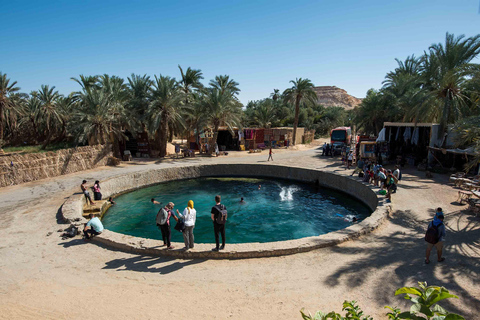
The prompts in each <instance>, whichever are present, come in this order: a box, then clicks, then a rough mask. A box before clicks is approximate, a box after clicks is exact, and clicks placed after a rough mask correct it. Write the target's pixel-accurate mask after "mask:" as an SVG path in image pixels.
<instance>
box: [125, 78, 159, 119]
mask: <svg viewBox="0 0 480 320" xmlns="http://www.w3.org/2000/svg"><path fill="white" fill-rule="evenodd" d="M127 80H128V95H129V97H128V101H129V102H128V105H129V108H128V109H129V111H132V112H133V113H134V114H135V115H136V117H138V118H139V120H140V121H143V117H144V116H145V112H146V111H147V108H148V103H149V97H150V91H151V88H152V85H153V81H152V80H151V79H150V77H149V76H147V75H146V74H144V75H143V76H140V75H135V74H133V73H132V75H131V77H130V78H127ZM142 127H143V126H142Z"/></svg>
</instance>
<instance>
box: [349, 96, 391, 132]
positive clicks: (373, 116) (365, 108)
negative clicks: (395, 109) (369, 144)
mask: <svg viewBox="0 0 480 320" xmlns="http://www.w3.org/2000/svg"><path fill="white" fill-rule="evenodd" d="M387 107H388V99H386V98H385V96H384V95H383V93H382V92H381V91H377V90H374V89H370V90H368V92H367V96H366V97H365V99H363V100H362V103H361V104H360V106H359V107H357V108H356V109H355V110H356V112H357V114H356V122H357V124H358V127H359V128H363V129H364V130H365V131H366V132H374V133H375V135H378V133H379V132H380V130H381V128H382V127H383V122H384V121H386V120H387V116H386V113H387Z"/></svg>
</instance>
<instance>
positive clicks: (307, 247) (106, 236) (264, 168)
mask: <svg viewBox="0 0 480 320" xmlns="http://www.w3.org/2000/svg"><path fill="white" fill-rule="evenodd" d="M201 177H256V178H281V179H287V180H292V181H299V182H306V183H316V184H318V185H320V186H323V187H327V188H330V189H333V190H337V191H341V192H344V193H347V194H349V195H350V196H353V197H354V198H356V199H357V200H359V201H361V202H363V203H364V204H366V205H367V206H368V207H369V208H370V210H372V213H371V215H370V216H369V217H367V218H366V219H364V220H362V221H361V222H360V223H357V224H353V225H351V226H349V227H347V228H345V229H340V230H337V231H333V232H329V233H326V234H322V235H319V236H313V237H305V238H300V239H295V240H285V241H276V242H265V243H257V242H254V243H238V244H229V243H228V234H227V245H226V248H225V250H222V251H219V252H213V251H211V249H212V248H213V247H214V244H211V243H198V244H197V243H196V244H195V248H194V249H192V250H189V251H183V250H181V248H183V246H184V245H183V243H178V242H177V243H172V245H173V246H174V247H175V249H174V250H167V249H166V248H165V247H161V245H162V243H163V242H162V241H161V240H155V239H147V238H140V237H134V236H130V235H125V234H121V233H116V232H113V231H110V230H108V229H105V230H104V232H102V234H101V235H99V236H97V237H95V238H94V239H93V242H96V243H100V244H102V245H104V246H106V247H109V248H113V249H116V250H120V251H125V252H131V253H137V254H141V255H149V256H164V257H172V258H182V259H243V258H260V257H271V256H282V255H290V254H295V253H301V252H307V251H311V250H316V249H319V248H324V247H330V246H334V245H336V244H339V243H342V242H345V241H348V240H352V239H356V238H358V237H359V236H361V235H363V234H366V233H369V232H371V231H373V230H375V229H376V228H377V227H378V226H379V225H380V224H381V223H382V222H383V221H385V219H386V218H387V216H388V214H389V212H390V211H391V206H390V204H387V203H386V202H385V199H384V197H383V196H379V195H378V194H377V192H375V190H374V189H373V188H372V186H371V185H369V184H366V183H363V182H360V181H358V180H357V179H356V178H353V177H349V176H348V177H347V176H343V175H338V174H335V173H332V172H328V171H323V170H318V169H306V168H299V167H290V166H281V165H270V164H211V165H190V166H182V167H170V168H162V169H152V170H146V171H141V172H135V173H129V174H123V175H119V176H115V177H112V178H109V179H106V180H103V181H102V194H103V197H104V198H108V197H110V196H117V195H119V194H123V193H127V192H131V191H134V190H137V189H140V188H144V187H148V186H152V185H155V184H158V183H161V182H166V181H173V180H184V179H192V178H201ZM84 202H85V200H84V196H83V194H74V195H72V196H70V197H69V198H67V200H66V201H65V203H64V204H63V205H62V207H61V212H62V217H63V219H64V221H65V222H66V223H72V224H74V225H79V226H82V227H83V224H84V223H86V222H87V219H85V218H84V217H83V216H82V213H83V204H84ZM227 230H228V229H227ZM227 232H228V231H227ZM212 237H213V228H212Z"/></svg>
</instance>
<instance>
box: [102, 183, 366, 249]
mask: <svg viewBox="0 0 480 320" xmlns="http://www.w3.org/2000/svg"><path fill="white" fill-rule="evenodd" d="M259 185H261V188H260V189H259ZM217 194H219V195H221V196H222V203H223V204H224V205H225V206H226V207H227V211H228V221H227V225H226V237H227V243H246V242H270V241H282V240H291V239H299V238H303V237H309V236H318V235H320V234H324V233H328V232H331V231H335V230H339V229H343V228H345V227H348V226H350V225H351V222H350V221H347V220H351V218H352V217H353V216H356V217H357V218H358V219H359V220H362V219H364V218H366V217H368V216H369V215H370V209H369V208H368V207H367V206H365V205H364V204H363V203H361V202H360V201H358V200H356V199H355V198H353V197H350V196H348V195H346V194H344V193H340V192H336V191H334V190H330V189H326V188H321V187H316V186H314V185H310V184H304V183H298V182H292V181H288V180H273V179H251V178H200V179H191V180H180V181H171V182H166V183H161V184H158V185H155V186H152V187H148V188H144V189H139V190H136V191H133V192H130V193H127V194H124V195H121V196H118V197H117V198H115V201H116V204H115V205H114V206H113V207H111V208H110V209H109V210H108V211H107V213H106V214H105V215H104V217H103V224H104V226H105V228H107V229H109V230H111V231H115V232H119V233H123V234H128V235H132V236H137V237H143V238H150V239H159V240H160V239H161V232H160V230H159V229H158V228H157V226H156V225H155V217H156V215H157V212H158V210H159V209H160V208H161V207H162V206H164V205H165V204H167V203H168V202H173V203H174V204H175V208H174V211H175V212H176V209H178V210H179V211H180V212H183V210H184V209H185V207H186V205H187V202H188V200H193V201H194V203H195V209H196V210H197V221H196V225H195V229H194V235H195V242H196V243H214V242H215V238H214V234H213V224H212V220H211V218H210V212H211V208H212V206H213V205H215V199H214V198H215V195H217ZM241 197H243V198H244V200H245V202H246V203H245V204H241V203H240V198H241ZM151 198H155V200H157V201H159V202H162V205H154V204H152V203H151V202H150V199H151ZM170 223H171V226H172V241H173V242H183V237H182V234H181V233H180V232H178V231H176V230H174V229H173V226H174V225H175V220H174V219H173V218H171V221H170Z"/></svg>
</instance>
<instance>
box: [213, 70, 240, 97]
mask: <svg viewBox="0 0 480 320" xmlns="http://www.w3.org/2000/svg"><path fill="white" fill-rule="evenodd" d="M210 86H211V87H212V88H215V89H217V90H218V91H220V94H222V95H223V94H224V93H226V92H229V93H230V94H232V95H236V94H238V93H239V92H240V89H239V88H238V82H235V81H234V80H233V79H230V76H228V75H224V76H216V77H215V80H210Z"/></svg>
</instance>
